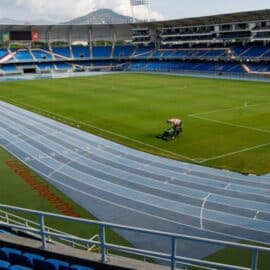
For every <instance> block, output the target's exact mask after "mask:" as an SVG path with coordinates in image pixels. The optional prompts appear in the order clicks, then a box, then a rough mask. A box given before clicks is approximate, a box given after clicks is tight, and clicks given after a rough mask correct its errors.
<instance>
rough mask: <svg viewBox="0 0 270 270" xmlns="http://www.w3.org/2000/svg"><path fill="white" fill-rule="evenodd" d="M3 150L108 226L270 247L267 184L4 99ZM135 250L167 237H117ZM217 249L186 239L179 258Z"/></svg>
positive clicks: (160, 245)
mask: <svg viewBox="0 0 270 270" xmlns="http://www.w3.org/2000/svg"><path fill="white" fill-rule="evenodd" d="M0 145H1V146H2V147H3V148H4V149H6V150H7V151H9V152H10V153H12V154H13V155H14V156H16V157H17V158H19V159H20V160H21V161H22V162H24V163H25V164H26V165H28V166H29V167H31V168H32V169H33V170H34V171H36V172H37V173H39V174H40V175H41V176H43V177H44V178H46V179H47V180H48V181H49V182H50V183H52V184H53V185H55V186H56V187H58V188H59V189H60V190H62V191H63V192H64V193H66V194H67V195H68V196H70V197H71V198H72V199H73V200H74V201H76V202H77V203H79V204H80V205H81V206H83V207H84V208H86V209H87V210H88V211H89V212H91V213H92V214H94V215H95V216H96V217H97V218H99V219H100V220H103V221H108V222H116V223H119V224H125V225H132V226H139V227H146V228H150V229H156V230H163V231H169V232H175V233H183V234H188V235H196V236H203V237H211V238H216V239H222V240H234V241H238V240H239V239H247V240H254V241H259V242H263V243H268V244H269V243H270V179H268V178H267V177H266V176H265V177H257V176H244V175H241V174H237V173H234V172H229V171H222V170H218V169H213V168H207V167H202V166H198V165H192V164H188V163H183V162H179V161H175V160H169V159H165V158H162V157H158V156H153V155H151V154H147V153H143V152H139V151H137V150H134V149H130V148H128V147H125V146H122V145H118V144H116V143H113V142H111V141H108V140H105V139H102V138H100V137H97V136H94V135H91V134H89V133H86V132H83V131H81V130H78V129H75V128H72V127H70V126H67V125H64V124H61V123H59V122H56V121H54V120H51V119H48V118H46V117H43V116H40V115H37V114H34V113H32V112H28V111H26V110H23V109H20V108H18V107H15V106H13V105H10V104H7V103H5V102H0ZM119 233H121V234H122V235H123V236H125V237H127V238H128V239H129V240H130V241H131V242H133V243H134V244H135V245H136V246H138V247H143V248H154V249H156V250H158V251H165V250H166V249H169V247H170V243H169V242H168V239H167V240H166V239H156V238H153V239H152V238H151V237H148V238H147V237H145V236H144V235H139V236H138V235H132V234H131V233H123V232H119ZM216 248H217V247H214V246H209V245H203V246H201V245H198V244H195V243H190V242H187V241H183V242H181V243H179V244H178V252H179V254H181V255H184V256H185V255H189V256H190V255H191V254H192V255H193V256H194V257H203V256H206V255H208V254H209V253H211V252H212V251H214V250H216Z"/></svg>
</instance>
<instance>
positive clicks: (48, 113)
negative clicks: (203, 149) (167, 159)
mask: <svg viewBox="0 0 270 270" xmlns="http://www.w3.org/2000/svg"><path fill="white" fill-rule="evenodd" d="M6 100H10V101H11V102H13V103H14V104H20V105H23V106H28V107H30V108H33V109H34V110H35V111H36V112H43V113H44V112H45V113H46V114H47V115H48V116H56V117H58V119H59V120H60V121H63V119H66V120H68V121H73V122H76V123H79V124H82V125H85V126H88V127H91V128H94V129H96V130H99V131H103V132H106V133H107V134H111V135H115V136H117V137H119V138H123V139H127V140H129V141H132V142H136V143H138V144H141V145H144V146H147V147H150V148H152V149H156V150H159V151H161V152H164V153H168V154H170V155H173V156H176V157H181V158H184V159H186V160H189V161H192V162H195V163H196V160H195V159H193V158H190V157H188V156H185V155H181V154H177V153H174V152H171V151H168V150H166V149H163V148H160V147H158V146H154V145H151V144H148V143H144V142H142V141H139V140H136V139H132V138H130V137H127V136H124V135H121V134H118V133H115V132H113V131H109V130H107V129H104V128H99V127H97V126H95V125H92V124H89V123H87V122H83V121H79V120H76V119H72V118H70V117H66V116H62V115H60V114H56V113H52V112H49V111H47V110H44V109H40V108H37V107H34V106H32V105H29V104H27V103H23V102H18V101H16V100H14V99H11V98H6ZM56 119H57V118H56ZM69 123H70V122H69ZM71 125H73V123H71Z"/></svg>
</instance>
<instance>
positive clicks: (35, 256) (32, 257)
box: [23, 253, 45, 266]
mask: <svg viewBox="0 0 270 270" xmlns="http://www.w3.org/2000/svg"><path fill="white" fill-rule="evenodd" d="M23 255H24V256H25V257H26V258H27V259H29V261H30V263H31V265H32V266H33V265H34V259H38V260H43V261H45V257H43V256H41V255H37V254H34V253H24V254H23Z"/></svg>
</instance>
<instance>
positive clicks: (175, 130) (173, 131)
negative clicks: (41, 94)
mask: <svg viewBox="0 0 270 270" xmlns="http://www.w3.org/2000/svg"><path fill="white" fill-rule="evenodd" d="M167 123H168V124H170V125H171V127H170V128H168V129H166V130H165V131H164V132H163V134H162V135H161V136H158V138H160V139H162V140H164V141H171V140H174V139H175V138H177V137H178V136H179V135H180V134H181V133H182V132H183V121H182V120H180V119H176V118H175V119H168V120H167Z"/></svg>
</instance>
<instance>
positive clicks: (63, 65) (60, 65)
mask: <svg viewBox="0 0 270 270" xmlns="http://www.w3.org/2000/svg"><path fill="white" fill-rule="evenodd" d="M55 66H56V68H57V69H58V70H70V69H72V68H73V67H72V65H70V64H67V63H64V62H62V63H56V64H55Z"/></svg>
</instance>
